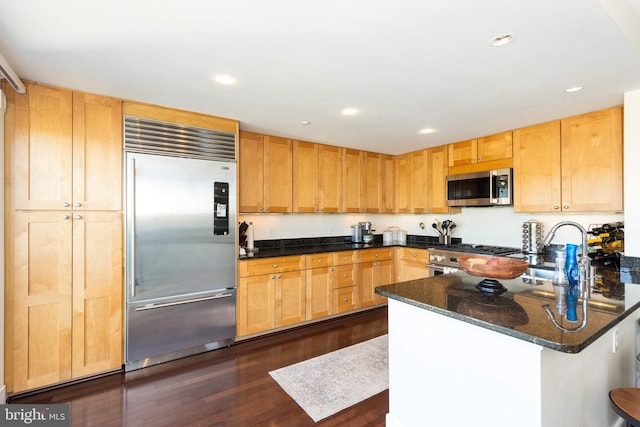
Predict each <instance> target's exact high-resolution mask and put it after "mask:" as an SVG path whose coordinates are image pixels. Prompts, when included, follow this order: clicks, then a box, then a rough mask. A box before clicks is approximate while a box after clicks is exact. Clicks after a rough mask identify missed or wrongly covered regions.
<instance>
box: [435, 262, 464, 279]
mask: <svg viewBox="0 0 640 427" xmlns="http://www.w3.org/2000/svg"><path fill="white" fill-rule="evenodd" d="M427 268H428V269H429V277H433V276H441V275H443V274H450V273H455V272H456V271H460V269H458V268H455V267H447V266H445V265H439V264H427Z"/></svg>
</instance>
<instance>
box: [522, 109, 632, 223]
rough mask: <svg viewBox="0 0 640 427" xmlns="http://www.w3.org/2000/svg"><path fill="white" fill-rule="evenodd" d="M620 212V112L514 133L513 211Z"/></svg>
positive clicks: (621, 201) (609, 110)
mask: <svg viewBox="0 0 640 427" xmlns="http://www.w3.org/2000/svg"><path fill="white" fill-rule="evenodd" d="M622 209H623V179H622V108H621V107H615V108H610V109H607V110H602V111H596V112H592V113H588V114H582V115H579V116H575V117H569V118H567V119H562V120H559V121H558V120H556V121H553V122H549V123H543V124H540V125H536V126H531V127H527V128H523V129H518V130H515V131H514V210H515V211H516V212H607V211H613V212H619V211H622Z"/></svg>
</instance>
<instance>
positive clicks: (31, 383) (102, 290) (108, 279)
mask: <svg viewBox="0 0 640 427" xmlns="http://www.w3.org/2000/svg"><path fill="white" fill-rule="evenodd" d="M12 219H13V235H14V239H13V241H12V242H11V244H12V245H13V248H12V252H13V257H12V258H11V257H8V261H9V262H8V263H7V284H8V286H7V311H8V313H7V317H6V318H7V324H6V331H7V333H6V335H7V337H6V338H7V342H9V343H10V345H9V348H7V349H6V350H7V352H6V366H7V389H8V390H9V391H10V392H13V393H17V392H22V391H25V390H31V389H35V388H39V387H43V386H48V385H52V384H56V383H59V382H63V381H68V380H71V379H75V378H82V377H85V376H89V375H94V374H97V373H101V372H107V371H110V370H114V369H118V368H120V367H121V366H122V363H123V344H122V343H123V335H122V310H123V301H122V298H123V293H122V280H123V277H122V274H123V270H122V215H121V213H120V212H96V211H92V212H76V213H71V212H67V213H65V212H52V211H17V212H15V213H14V214H13V218H12Z"/></svg>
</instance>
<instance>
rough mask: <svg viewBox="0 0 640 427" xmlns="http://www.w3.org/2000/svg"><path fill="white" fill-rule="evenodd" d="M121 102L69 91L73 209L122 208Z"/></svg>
mask: <svg viewBox="0 0 640 427" xmlns="http://www.w3.org/2000/svg"><path fill="white" fill-rule="evenodd" d="M122 132H123V131H122V102H121V101H120V100H117V99H113V98H109V97H106V96H99V95H91V94H86V93H81V92H74V93H73V209H74V210H120V209H121V208H122Z"/></svg>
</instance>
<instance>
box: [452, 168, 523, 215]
mask: <svg viewBox="0 0 640 427" xmlns="http://www.w3.org/2000/svg"><path fill="white" fill-rule="evenodd" d="M512 182H513V169H511V168H503V169H494V170H488V171H481V172H472V173H465V174H458V175H449V176H447V180H446V193H447V205H448V206H459V207H474V206H510V205H512V204H513V188H512Z"/></svg>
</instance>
